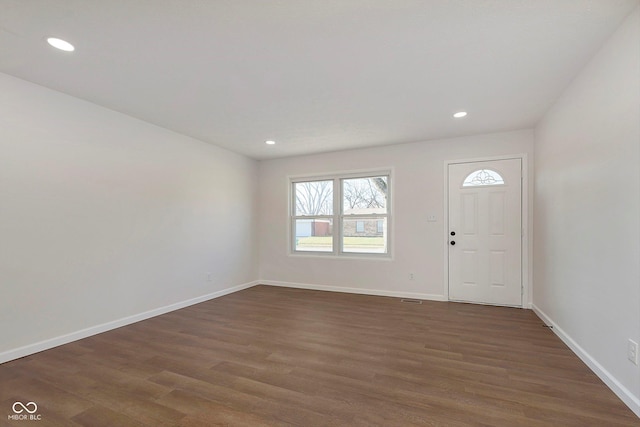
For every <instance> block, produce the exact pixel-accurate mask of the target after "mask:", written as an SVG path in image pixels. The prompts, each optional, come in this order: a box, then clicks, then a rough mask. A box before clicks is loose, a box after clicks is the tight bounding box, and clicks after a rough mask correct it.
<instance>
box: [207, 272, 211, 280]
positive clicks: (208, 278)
mask: <svg viewBox="0 0 640 427" xmlns="http://www.w3.org/2000/svg"><path fill="white" fill-rule="evenodd" d="M210 281H211V273H207V282H210Z"/></svg>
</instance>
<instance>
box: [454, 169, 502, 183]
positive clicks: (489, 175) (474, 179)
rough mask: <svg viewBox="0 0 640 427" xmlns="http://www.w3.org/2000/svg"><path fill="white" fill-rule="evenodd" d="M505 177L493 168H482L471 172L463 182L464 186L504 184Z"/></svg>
mask: <svg viewBox="0 0 640 427" xmlns="http://www.w3.org/2000/svg"><path fill="white" fill-rule="evenodd" d="M502 184H504V179H502V176H500V174H499V173H498V172H496V171H493V170H491V169H480V170H477V171H474V172H471V173H470V174H469V175H468V176H467V177H466V178H465V180H464V182H463V183H462V186H463V187H477V186H479V185H502Z"/></svg>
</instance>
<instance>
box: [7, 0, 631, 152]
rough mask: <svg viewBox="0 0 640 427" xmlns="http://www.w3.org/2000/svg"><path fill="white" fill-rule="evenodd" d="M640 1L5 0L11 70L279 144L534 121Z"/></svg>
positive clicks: (316, 144)
mask: <svg viewBox="0 0 640 427" xmlns="http://www.w3.org/2000/svg"><path fill="white" fill-rule="evenodd" d="M636 5H638V0H0V72H4V73H6V74H10V75H13V76H17V77H19V78H22V79H25V80H28V81H31V82H35V83H38V84H40V85H43V86H46V87H49V88H52V89H55V90H58V91H61V92H64V93H67V94H70V95H73V96H76V97H78V98H82V99H86V100H89V101H91V102H94V103H96V104H99V105H103V106H105V107H108V108H111V109H113V110H116V111H120V112H122V113H125V114H128V115H131V116H134V117H137V118H140V119H142V120H146V121H148V122H151V123H154V124H156V125H159V126H162V127H165V128H168V129H171V130H174V131H176V132H179V133H182V134H185V135H189V136H192V137H195V138H198V139H200V140H202V141H206V142H210V143H213V144H217V145H219V146H222V147H226V148H228V149H230V150H233V151H236V152H238V153H242V154H245V155H247V156H250V157H253V158H256V159H266V158H273V157H281V156H290V155H298V154H306V153H316V152H322V151H334V150H342V149H347V148H356V147H365V146H374V145H386V144H394V143H402V142H411V141H422V140H428V139H434V138H442V137H452V136H461V135H469V134H478V133H486V132H494V131H501V130H510V129H521V128H530V127H532V126H533V125H534V124H535V123H536V122H537V121H538V120H539V119H540V117H541V116H542V114H543V113H544V112H545V111H546V109H547V108H548V107H549V106H550V105H551V104H552V103H553V101H554V100H555V99H556V98H557V97H558V96H559V95H560V93H561V91H562V89H563V88H565V87H566V86H567V84H568V83H569V82H570V81H571V79H572V78H573V77H574V76H575V75H576V74H577V73H578V71H579V70H580V69H581V68H582V67H583V66H584V64H585V63H586V62H587V61H588V59H589V58H590V57H591V56H592V55H593V54H594V53H595V52H596V50H597V49H598V48H599V46H601V44H602V43H603V42H604V41H605V40H606V38H607V37H608V36H609V35H610V34H611V33H612V32H613V31H615V29H616V27H617V26H618V25H619V24H620V22H621V21H622V20H623V19H624V17H625V16H627V15H628V14H629V13H630V12H631V10H632V9H633V8H634V7H635V6H636ZM48 36H55V37H59V38H63V39H65V40H67V41H69V42H71V43H73V44H74V45H75V46H76V51H75V52H73V53H64V52H61V51H57V50H55V49H53V48H51V47H50V46H48V45H47V44H46V42H45V38H46V37H48ZM0 96H1V95H0ZM459 110H466V111H468V112H469V115H468V116H467V117H466V118H464V119H460V120H456V119H453V118H452V114H453V113H454V112H456V111H459ZM266 139H274V140H276V141H277V144H276V145H275V146H267V145H265V144H264V141H265V140H266Z"/></svg>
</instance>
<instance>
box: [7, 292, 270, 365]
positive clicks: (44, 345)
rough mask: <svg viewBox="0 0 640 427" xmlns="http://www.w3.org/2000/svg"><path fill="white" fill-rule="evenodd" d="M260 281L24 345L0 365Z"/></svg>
mask: <svg viewBox="0 0 640 427" xmlns="http://www.w3.org/2000/svg"><path fill="white" fill-rule="evenodd" d="M259 283H260V281H258V280H256V281H253V282H249V283H244V284H242V285H237V286H233V287H231V288H226V289H222V290H220V291H216V292H212V293H210V294H206V295H202V296H199V297H196V298H192V299H188V300H186V301H181V302H177V303H175V304H170V305H167V306H164V307H160V308H155V309H153V310H149V311H145V312H144V313H140V314H134V315H132V316H127V317H123V318H121V319H118V320H113V321H111V322H107V323H103V324H100V325H96V326H92V327H90V328H86V329H82V330H79V331H76V332H71V333H69V334H65V335H61V336H58V337H55V338H50V339H47V340H44V341H40V342H37V343H34V344H29V345H25V346H23V347H19V348H16V349H13V350H8V351H5V352H2V353H0V363H5V362H8V361H10V360H15V359H19V358H21V357H25V356H29V355H30V354H34V353H39V352H41V351H44V350H49V349H50V348H54V347H58V346H60V345H63V344H68V343H70V342H73V341H77V340H81V339H83V338H87V337H90V336H92V335H97V334H100V333H102V332H106V331H110V330H112V329H116V328H120V327H122V326H126V325H130V324H132V323H136V322H140V321H141V320H146V319H149V318H151V317H155V316H159V315H161V314H165V313H169V312H170V311H175V310H179V309H181V308H184V307H188V306H190V305H194V304H198V303H201V302H204V301H208V300H211V299H215V298H219V297H221V296H224V295H228V294H231V293H234V292H238V291H241V290H243V289H247V288H251V287H253V286H255V285H258V284H259Z"/></svg>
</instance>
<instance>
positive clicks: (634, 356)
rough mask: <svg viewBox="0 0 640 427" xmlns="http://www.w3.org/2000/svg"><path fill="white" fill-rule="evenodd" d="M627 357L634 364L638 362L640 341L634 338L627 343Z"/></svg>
mask: <svg viewBox="0 0 640 427" xmlns="http://www.w3.org/2000/svg"><path fill="white" fill-rule="evenodd" d="M627 358H628V359H629V360H630V361H631V362H633V364H634V365H637V364H638V343H637V342H635V341H634V340H632V339H630V340H629V342H628V343H627Z"/></svg>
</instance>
